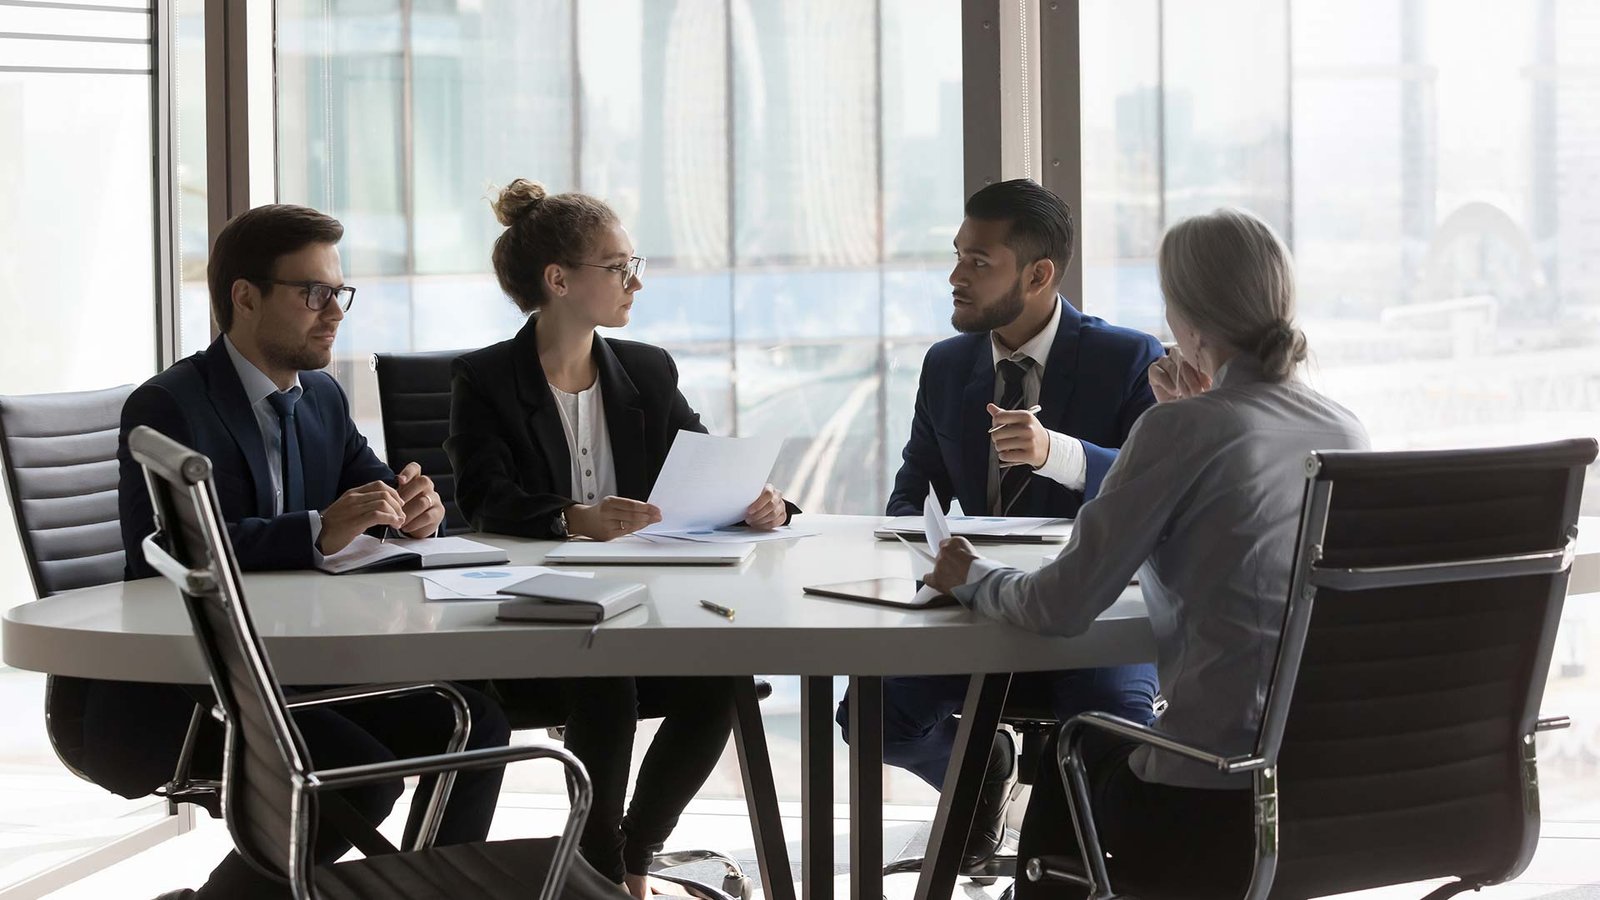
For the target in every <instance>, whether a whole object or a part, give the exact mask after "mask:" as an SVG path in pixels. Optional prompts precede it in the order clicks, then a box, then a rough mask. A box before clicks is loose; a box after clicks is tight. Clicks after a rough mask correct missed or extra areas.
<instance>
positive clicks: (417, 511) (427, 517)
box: [395, 462, 444, 538]
mask: <svg viewBox="0 0 1600 900" xmlns="http://www.w3.org/2000/svg"><path fill="white" fill-rule="evenodd" d="M395 481H396V482H397V483H398V484H399V486H400V487H399V494H400V503H401V504H402V505H403V509H402V511H401V512H402V515H404V516H405V517H406V520H405V522H404V523H402V524H401V525H400V530H401V531H403V532H405V533H406V534H407V535H409V536H411V537H414V538H425V537H433V536H434V535H435V534H436V533H438V531H439V523H440V522H442V521H444V501H442V500H440V499H439V492H438V491H435V490H434V489H433V479H432V478H429V477H428V476H426V475H424V474H422V467H421V466H419V465H417V464H416V463H414V462H409V463H406V467H405V468H404V469H401V470H400V474H399V475H398V476H396V478H395Z"/></svg>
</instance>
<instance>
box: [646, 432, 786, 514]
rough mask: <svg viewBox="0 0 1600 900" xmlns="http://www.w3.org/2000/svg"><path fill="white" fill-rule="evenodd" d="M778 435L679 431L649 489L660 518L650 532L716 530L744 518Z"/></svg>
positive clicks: (774, 455)
mask: <svg viewBox="0 0 1600 900" xmlns="http://www.w3.org/2000/svg"><path fill="white" fill-rule="evenodd" d="M782 446H783V438H781V437H778V436H775V435H759V436H756V437H745V438H727V437H713V436H712V435H709V434H700V433H699V432H695V431H680V432H678V436H677V437H676V438H675V439H673V442H672V450H671V451H670V452H668V453H667V461H666V462H665V463H663V464H662V466H661V474H660V475H658V476H656V486H655V487H654V488H652V489H651V491H650V505H651V506H654V507H656V508H658V509H660V510H661V521H659V522H657V523H656V524H654V525H651V526H650V527H648V528H646V529H644V531H645V532H646V533H650V532H670V531H694V530H700V529H712V528H720V527H722V526H723V525H732V524H733V523H735V522H738V521H741V520H743V519H744V516H745V511H746V509H747V508H748V507H749V506H750V498H752V497H759V496H761V494H762V493H763V491H764V489H765V486H766V483H767V477H768V476H770V475H771V474H772V467H773V465H774V464H775V463H776V462H777V461H778V450H779V448H781V447H782Z"/></svg>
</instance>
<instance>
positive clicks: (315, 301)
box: [250, 278, 356, 312]
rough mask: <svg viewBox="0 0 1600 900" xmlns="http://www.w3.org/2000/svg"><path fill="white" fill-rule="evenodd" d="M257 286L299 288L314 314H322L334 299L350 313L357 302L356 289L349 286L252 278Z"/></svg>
mask: <svg viewBox="0 0 1600 900" xmlns="http://www.w3.org/2000/svg"><path fill="white" fill-rule="evenodd" d="M250 280H251V281H254V282H256V283H257V284H281V285H286V286H288V287H297V288H299V289H300V291H301V293H302V294H303V295H304V296H305V298H306V308H307V309H309V310H311V311H312V312H321V311H322V309H323V307H325V306H327V305H328V303H329V302H331V301H332V300H333V298H334V297H338V298H339V311H340V312H349V311H350V307H351V306H353V305H355V302H356V289H355V288H354V287H352V286H350V285H348V284H346V285H343V286H334V285H331V284H323V283H322V282H320V281H281V280H279V279H277V278H252V279H250Z"/></svg>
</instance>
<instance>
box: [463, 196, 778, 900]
mask: <svg viewBox="0 0 1600 900" xmlns="http://www.w3.org/2000/svg"><path fill="white" fill-rule="evenodd" d="M493 207H494V214H495V218H497V219H498V220H499V222H500V224H501V225H504V226H505V227H506V230H505V231H504V232H503V233H501V235H500V237H499V238H498V239H497V240H496V241H495V243H494V253H493V261H494V271H495V276H496V277H497V278H498V279H499V282H500V287H501V288H502V289H503V290H504V291H505V292H506V294H507V296H509V297H510V298H511V300H512V302H514V303H515V304H516V305H517V308H518V309H520V310H522V311H523V312H524V313H527V314H528V321H527V324H525V325H524V326H522V329H521V330H520V331H518V332H517V334H516V336H515V337H513V338H512V339H510V340H508V341H502V342H500V343H498V344H494V345H493V346H490V347H485V348H483V349H482V350H476V351H473V352H471V353H467V354H465V355H464V356H462V357H461V358H460V359H457V360H456V361H455V364H454V368H453V370H452V378H451V395H450V438H449V439H448V440H447V441H445V445H444V446H445V452H446V453H447V454H448V455H449V457H450V465H451V467H452V468H453V469H454V470H455V477H456V501H457V503H458V504H460V507H461V512H462V514H463V515H465V516H466V518H467V521H469V522H470V523H472V527H473V528H474V529H476V530H478V531H492V532H498V533H500V534H512V535H520V536H523V537H533V538H546V539H549V538H556V539H566V538H569V537H585V538H590V539H593V540H599V541H605V540H611V539H612V538H617V537H621V536H622V535H625V534H630V533H632V532H634V531H637V530H639V529H640V528H643V527H645V526H647V525H650V524H652V523H654V522H659V521H660V520H661V511H660V510H659V509H657V508H656V507H654V506H652V505H650V504H649V503H648V502H646V498H648V497H649V496H650V490H651V488H652V487H654V485H655V481H656V478H657V476H658V475H659V474H660V472H661V466H662V463H664V462H665V461H666V458H667V451H668V450H669V449H670V448H671V447H672V442H673V439H674V438H675V437H676V436H677V434H678V432H679V431H697V432H701V433H704V432H705V431H706V428H705V426H704V425H702V424H700V417H699V415H697V414H696V413H695V411H694V410H693V409H691V408H690V407H689V403H688V401H686V400H685V399H684V397H683V394H682V393H681V392H679V390H678V368H677V366H676V365H675V364H674V363H673V361H672V357H671V356H670V355H669V354H668V353H667V351H665V350H663V349H661V348H660V347H653V346H651V345H649V344H641V343H637V342H634V341H624V340H618V339H616V338H610V337H601V336H600V335H598V334H597V333H596V332H595V329H596V328H600V327H605V328H620V327H622V326H624V325H627V324H628V317H629V310H630V309H631V308H632V307H633V301H634V297H635V295H636V294H637V293H638V292H639V291H640V290H641V289H642V288H643V287H644V283H643V281H642V280H641V279H642V276H643V275H644V267H645V260H644V258H643V257H640V256H635V255H634V249H633V242H632V241H631V240H630V239H629V237H628V232H627V231H626V230H625V229H624V228H623V227H622V224H621V222H619V221H618V219H617V216H616V214H615V213H614V212H612V211H611V208H610V207H608V206H607V205H606V204H605V203H603V202H601V201H600V200H597V199H595V198H594V197H591V196H588V195H586V194H579V193H570V194H554V195H550V194H547V193H546V191H545V189H544V187H543V186H542V185H540V184H539V183H537V182H533V181H526V180H523V179H520V178H519V179H517V180H516V181H514V182H512V183H511V184H510V185H509V186H507V187H506V188H505V189H504V190H502V191H501V192H500V195H499V197H498V198H497V199H496V200H495V201H494V203H493ZM798 511H799V510H797V509H796V508H794V507H793V506H792V505H791V504H788V503H786V502H785V501H784V499H783V496H782V494H780V493H779V492H778V490H777V489H776V488H774V487H773V486H772V485H770V484H769V485H767V486H766V487H765V489H763V490H762V492H761V494H760V496H758V497H756V498H754V499H753V501H752V502H751V504H750V506H749V507H748V508H747V509H746V510H745V524H746V525H748V526H750V527H751V528H753V529H757V530H770V529H773V528H776V527H778V526H780V525H783V524H784V523H786V522H788V520H789V517H790V515H792V514H793V513H795V512H798ZM733 689H734V682H733V680H732V679H729V678H567V679H537V680H523V681H497V682H494V683H492V684H491V685H490V693H491V694H492V695H493V696H495V697H496V699H498V700H499V701H500V702H501V705H502V706H503V707H504V708H505V709H506V711H507V714H508V715H509V716H510V718H511V720H512V722H513V723H516V722H518V721H529V720H532V721H539V720H540V719H542V718H548V716H549V715H550V712H551V711H552V710H562V711H565V714H566V736H565V741H566V746H567V749H568V750H570V751H571V752H572V753H573V754H574V755H576V756H577V757H578V758H579V759H580V760H582V761H583V763H584V766H585V767H587V768H588V770H589V774H590V776H591V777H592V779H593V781H594V805H593V807H592V809H591V811H590V813H589V819H588V822H587V824H586V825H585V827H584V831H583V835H582V838H581V841H580V848H581V851H582V853H583V856H584V858H585V859H586V860H588V862H589V863H590V864H591V865H593V866H594V868H595V869H596V870H598V871H599V872H600V873H601V874H602V875H606V876H608V877H610V878H611V879H612V880H613V881H616V882H618V883H619V884H625V885H626V887H627V890H628V891H629V892H630V893H632V894H633V895H634V896H635V897H639V898H644V897H646V896H647V895H648V893H649V891H648V886H647V880H646V876H647V873H648V872H649V870H650V862H651V858H652V857H653V856H654V855H655V853H656V852H658V851H659V850H660V849H661V848H662V846H663V845H664V844H665V842H666V840H667V838H668V836H669V835H670V834H671V832H672V829H673V826H675V825H676V824H677V821H678V816H679V815H680V814H681V813H682V812H683V809H684V807H685V806H686V805H687V804H688V802H689V800H690V799H692V798H693V797H694V795H695V792H696V791H698V790H699V789H700V786H701V785H702V784H703V783H705V780H706V777H707V776H708V775H710V774H711V770H712V768H713V767H714V766H715V765H716V763H717V760H718V758H719V757H721V755H722V749H723V747H724V746H725V745H726V744H727V740H728V735H729V733H730V732H731V730H732V727H733ZM641 711H642V712H643V714H644V715H647V716H652V717H653V716H662V717H663V722H662V724H661V729H660V731H658V732H657V733H656V737H655V740H654V741H652V742H651V744H650V749H649V751H648V752H647V753H646V754H645V757H644V761H643V762H642V763H641V765H640V767H639V778H638V782H637V784H636V785H635V787H634V793H633V799H632V802H631V803H629V804H628V806H627V810H626V813H624V807H623V803H624V799H625V797H626V794H627V788H628V770H629V763H630V757H631V752H632V747H633V736H634V730H635V723H636V722H637V720H638V717H639V716H640V714H641Z"/></svg>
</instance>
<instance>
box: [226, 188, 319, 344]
mask: <svg viewBox="0 0 1600 900" xmlns="http://www.w3.org/2000/svg"><path fill="white" fill-rule="evenodd" d="M343 237H344V226H343V225H340V224H339V220H338V219H335V218H334V217H332V216H328V215H324V214H322V213H319V212H317V211H316V210H314V209H311V208H309V207H305V206H293V205H291V204H288V203H272V204H268V205H266V206H258V207H256V208H255V209H252V210H249V211H247V212H242V213H240V214H238V215H237V216H234V217H233V218H232V219H230V220H229V221H228V224H226V225H224V226H222V232H221V233H220V234H218V235H217V240H216V243H214V244H212V245H211V259H210V261H209V262H207V263H206V285H207V287H208V288H210V291H211V314H212V315H214V316H216V318H217V328H218V329H219V330H221V331H222V332H223V333H224V334H226V333H227V332H228V330H229V329H231V328H232V327H233V283H234V282H235V281H238V280H239V279H241V278H243V279H244V280H246V281H255V282H258V283H260V282H262V281H263V280H264V279H269V278H275V277H277V274H278V273H277V271H276V270H277V266H278V258H279V257H282V256H287V255H289V254H290V253H294V252H295V251H297V250H299V249H301V248H302V247H306V246H309V245H311V244H337V243H339V240H340V239H341V238H343ZM261 287H262V290H266V289H267V285H265V284H262V285H261Z"/></svg>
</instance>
